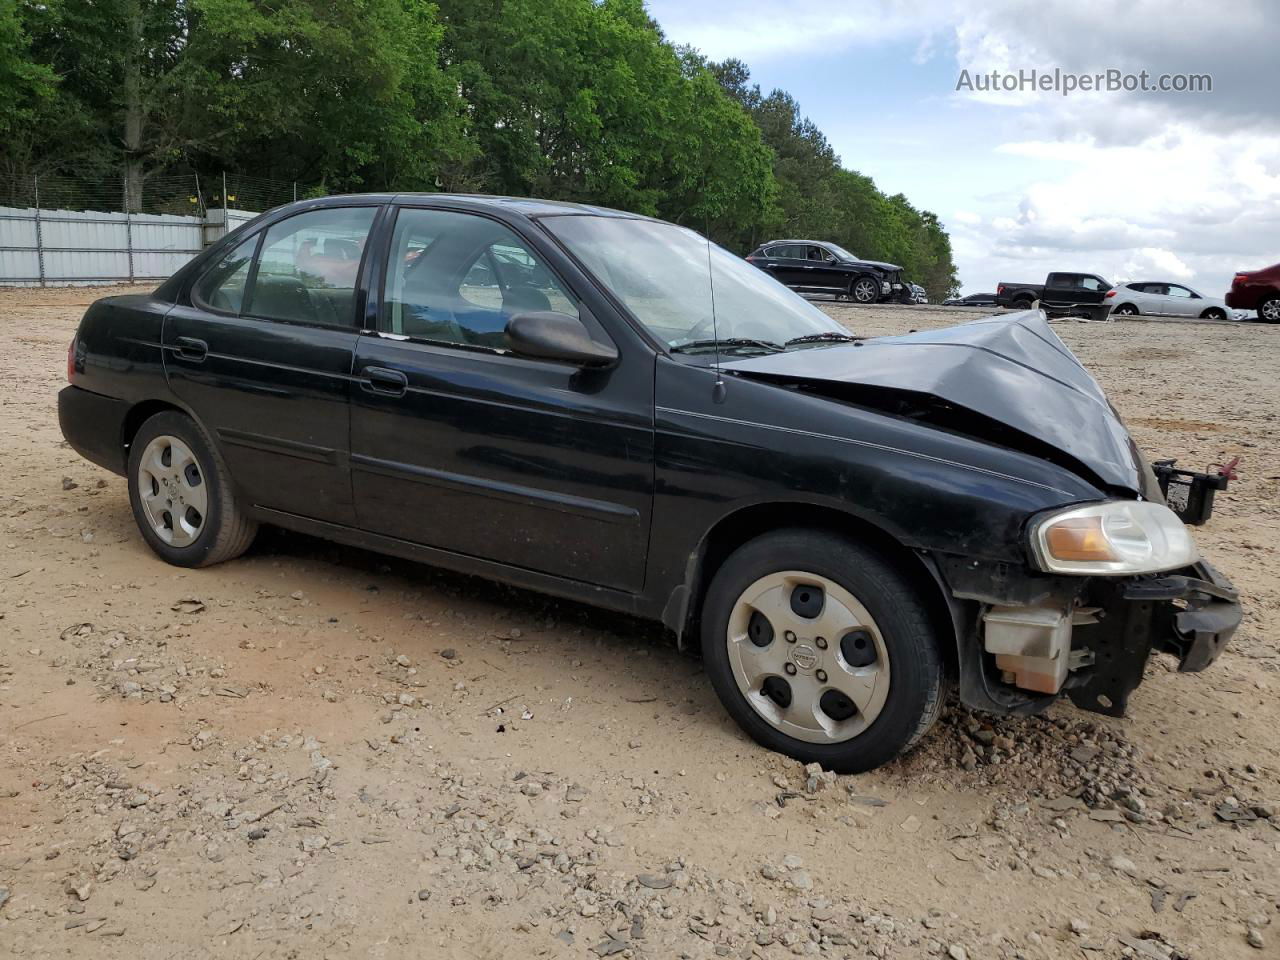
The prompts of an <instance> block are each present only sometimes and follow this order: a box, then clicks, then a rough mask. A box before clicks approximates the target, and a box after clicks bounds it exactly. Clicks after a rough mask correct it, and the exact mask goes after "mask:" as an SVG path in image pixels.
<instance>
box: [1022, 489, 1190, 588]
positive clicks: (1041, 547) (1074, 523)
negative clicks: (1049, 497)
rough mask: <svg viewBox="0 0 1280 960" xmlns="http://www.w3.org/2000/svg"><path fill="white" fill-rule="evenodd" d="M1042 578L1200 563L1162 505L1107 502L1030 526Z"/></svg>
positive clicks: (1175, 519) (1074, 509)
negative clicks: (1055, 575) (1056, 575)
mask: <svg viewBox="0 0 1280 960" xmlns="http://www.w3.org/2000/svg"><path fill="white" fill-rule="evenodd" d="M1031 551H1032V553H1033V554H1034V555H1035V558H1036V563H1037V564H1038V566H1039V567H1040V569H1041V570H1044V571H1046V572H1048V573H1070V574H1079V575H1082V576H1088V575H1107V574H1114V575H1125V574H1136V573H1157V572H1159V571H1162V570H1176V569H1177V568H1179V567H1185V566H1187V565H1188V564H1191V563H1195V561H1196V560H1198V559H1200V552H1199V551H1198V550H1197V549H1196V543H1195V541H1194V540H1193V539H1191V534H1190V532H1189V531H1188V530H1187V528H1186V525H1185V524H1184V523H1183V522H1182V521H1181V520H1179V519H1178V517H1177V516H1176V515H1175V514H1174V512H1173V511H1172V510H1170V509H1169V508H1168V507H1166V506H1165V505H1164V504H1162V503H1151V502H1149V501H1144V500H1109V501H1107V502H1105V503H1091V504H1088V505H1087V506H1083V507H1071V508H1069V509H1067V510H1060V511H1058V512H1056V513H1050V514H1047V515H1046V516H1043V517H1041V518H1039V519H1038V520H1036V521H1035V522H1034V523H1033V524H1032V526H1031Z"/></svg>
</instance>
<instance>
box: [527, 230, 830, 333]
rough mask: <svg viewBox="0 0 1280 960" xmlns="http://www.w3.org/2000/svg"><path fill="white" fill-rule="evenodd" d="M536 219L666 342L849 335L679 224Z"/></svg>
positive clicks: (768, 280) (795, 295)
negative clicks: (678, 225)
mask: <svg viewBox="0 0 1280 960" xmlns="http://www.w3.org/2000/svg"><path fill="white" fill-rule="evenodd" d="M540 222H541V223H542V224H543V226H545V227H546V228H547V229H548V230H550V231H551V233H553V234H554V235H555V236H556V237H558V238H559V239H560V240H561V241H562V242H563V243H564V245H565V246H566V247H568V249H569V251H570V252H571V253H573V254H574V255H575V256H576V257H577V258H578V259H579V260H580V261H581V262H582V263H583V264H584V265H585V266H586V267H587V269H588V270H590V271H591V273H593V274H594V275H595V277H596V279H597V280H599V281H600V283H601V284H603V285H604V286H605V287H607V288H608V289H609V290H610V291H611V292H612V293H613V295H614V296H615V297H617V298H618V300H620V301H621V302H622V303H623V304H624V305H625V306H626V307H627V309H628V310H630V311H631V313H632V314H633V315H634V316H635V318H636V319H637V320H638V321H639V322H640V323H642V324H643V325H644V326H645V327H646V328H647V329H648V330H649V331H650V333H652V334H653V335H654V336H655V337H657V338H658V339H660V340H662V341H663V342H664V343H666V344H667V345H668V347H670V348H672V349H677V350H680V351H681V352H690V350H691V349H698V347H699V345H701V344H703V343H704V342H706V341H708V340H710V342H711V343H712V345H713V346H714V344H715V342H716V340H717V339H718V340H719V341H721V342H723V341H725V340H727V339H734V338H740V339H752V340H756V341H760V342H762V343H764V344H765V346H763V347H762V346H761V345H760V343H757V344H755V345H754V349H757V350H758V349H774V348H776V347H781V346H785V345H787V343H788V341H791V340H794V339H795V338H797V337H812V336H814V335H815V334H826V335H831V336H840V335H844V336H846V337H847V336H848V334H847V331H845V329H844V328H843V327H842V326H840V324H838V323H836V321H834V320H832V319H831V318H830V317H828V316H827V315H826V314H825V313H823V312H822V311H821V310H819V309H818V308H817V307H815V306H813V304H811V303H809V302H808V301H807V300H805V299H804V298H802V297H800V296H798V295H797V294H795V293H793V292H792V291H790V290H788V289H787V288H786V287H784V286H783V285H782V284H780V283H778V282H777V281H776V280H774V279H773V278H772V277H770V276H769V275H768V274H766V273H765V272H764V271H762V270H757V269H756V268H755V267H753V266H752V265H751V264H749V263H747V261H745V260H743V259H742V258H741V257H737V256H734V255H733V254H731V253H729V252H728V251H727V250H724V249H722V248H720V247H717V246H716V245H715V244H712V243H709V242H708V241H707V239H706V238H705V237H701V236H699V235H698V234H696V233H694V232H693V231H692V230H688V229H686V228H684V227H677V226H675V225H674V224H670V223H660V222H658V221H654V220H641V219H633V218H630V217H598V216H588V215H581V216H580V215H572V216H552V217H544V218H542V219H541V220H540ZM800 249H801V250H803V249H804V248H803V247H801V248H800ZM713 303H714V307H713ZM819 342H821V341H819ZM726 346H728V347H730V348H731V349H735V350H736V349H738V348H742V349H744V350H745V349H749V348H753V347H752V345H750V344H745V343H738V344H727V345H726Z"/></svg>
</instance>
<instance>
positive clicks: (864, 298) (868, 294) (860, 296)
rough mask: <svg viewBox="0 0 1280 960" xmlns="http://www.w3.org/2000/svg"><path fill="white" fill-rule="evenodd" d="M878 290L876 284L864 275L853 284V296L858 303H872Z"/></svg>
mask: <svg viewBox="0 0 1280 960" xmlns="http://www.w3.org/2000/svg"><path fill="white" fill-rule="evenodd" d="M878 293H879V291H878V290H877V289H876V284H875V283H873V282H872V281H870V280H868V279H866V278H865V277H864V278H863V279H861V280H859V281H858V282H857V283H855V284H854V285H853V297H854V299H855V300H857V301H858V302H859V303H873V302H875V299H876V296H877V295H878Z"/></svg>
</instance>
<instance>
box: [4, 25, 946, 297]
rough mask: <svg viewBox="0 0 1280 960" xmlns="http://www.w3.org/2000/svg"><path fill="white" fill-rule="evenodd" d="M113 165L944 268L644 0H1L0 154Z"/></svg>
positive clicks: (924, 222) (941, 283) (926, 278)
mask: <svg viewBox="0 0 1280 960" xmlns="http://www.w3.org/2000/svg"><path fill="white" fill-rule="evenodd" d="M437 4H438V5H437ZM122 169H123V170H124V171H125V172H126V176H127V178H128V183H129V192H130V194H131V195H132V196H133V197H135V198H136V197H138V196H140V195H141V194H142V193H143V192H144V191H145V190H146V189H147V187H146V181H147V178H148V176H150V175H152V174H154V173H159V172H170V171H181V170H198V171H218V170H220V169H227V170H233V171H235V170H238V171H241V172H245V173H251V174H254V175H255V176H259V177H270V178H277V179H281V180H296V181H301V182H303V183H305V184H308V185H309V186H308V187H306V188H304V191H303V192H304V193H306V192H313V191H314V192H334V191H342V190H371V189H382V190H436V189H444V190H451V191H459V192H469V191H483V192H487V193H501V194H518V195H532V196H541V197H548V198H552V199H564V200H577V201H585V202H590V203H598V204H602V205H606V206H615V207H621V208H624V209H629V210H635V211H638V212H641V213H646V214H651V215H655V216H660V217H663V218H665V219H669V220H672V221H675V222H677V223H683V224H687V225H688V226H690V227H693V228H695V229H698V230H702V231H705V232H707V233H708V234H709V235H710V236H712V237H713V238H714V239H715V240H717V241H718V242H720V243H722V244H724V245H726V246H728V247H730V248H732V249H736V250H738V251H739V252H743V253H745V252H747V250H749V249H750V248H751V247H753V246H754V245H755V244H757V243H758V242H760V241H762V240H765V239H768V238H769V236H771V235H780V234H786V235H789V236H802V237H813V238H815V239H826V240H833V241H835V242H837V243H839V244H841V245H842V246H845V247H848V248H849V249H851V250H854V251H856V252H857V253H858V254H860V255H862V256H867V257H871V258H875V259H885V260H891V261H893V262H896V263H899V264H901V265H902V266H903V267H904V268H905V269H906V272H907V276H908V277H909V278H911V279H914V280H916V281H918V282H922V283H924V284H925V285H926V286H927V287H928V288H929V290H930V292H931V293H933V294H934V295H941V294H945V293H948V292H950V291H952V290H953V289H954V288H955V287H956V286H957V284H956V279H955V268H954V265H953V264H952V262H951V251H950V241H949V239H948V238H947V235H946V233H945V231H943V230H942V228H941V226H940V225H939V224H938V221H937V218H936V217H935V216H934V215H933V214H931V213H928V212H922V211H918V210H916V209H915V208H913V207H912V206H911V204H910V203H909V202H908V201H907V200H906V198H905V197H902V196H900V195H899V196H894V197H887V196H885V195H884V194H883V193H881V192H880V191H879V190H878V189H877V188H876V186H875V184H874V183H872V181H871V180H870V179H868V178H867V177H864V176H862V175H860V174H858V173H854V172H852V171H849V170H845V169H843V168H842V167H841V166H840V161H839V158H838V157H837V156H836V154H835V151H834V150H833V149H832V148H831V146H830V144H828V143H827V141H826V138H825V137H824V136H823V134H822V131H820V130H819V129H817V127H816V126H815V125H814V124H813V123H812V122H811V121H810V120H809V119H808V118H806V117H804V116H803V115H802V113H801V112H800V107H799V105H798V104H797V103H796V102H795V100H794V99H793V98H792V97H791V96H790V95H789V94H787V93H786V92H784V91H778V90H775V91H773V92H771V93H770V94H768V95H767V96H766V95H763V94H762V93H761V91H760V88H759V87H758V86H757V85H753V84H751V83H750V71H749V70H748V68H747V67H746V65H745V64H743V63H742V62H741V61H736V60H727V61H725V62H723V63H709V62H707V61H706V60H705V59H704V58H703V57H701V56H700V55H699V54H697V53H696V52H695V51H691V50H687V49H678V48H676V47H673V46H672V45H671V44H669V43H667V42H666V41H665V39H664V38H663V36H662V34H661V32H660V31H659V29H658V28H657V26H656V24H654V23H653V21H652V20H651V19H650V18H649V16H648V14H647V13H646V11H645V8H644V3H643V0H437V3H431V2H428V0H342V2H341V3H335V2H333V0H0V172H3V173H10V174H28V173H62V174H70V175H76V176H89V177H92V176H103V177H107V176H112V175H119V172H120V171H121V170H122ZM131 202H134V201H131Z"/></svg>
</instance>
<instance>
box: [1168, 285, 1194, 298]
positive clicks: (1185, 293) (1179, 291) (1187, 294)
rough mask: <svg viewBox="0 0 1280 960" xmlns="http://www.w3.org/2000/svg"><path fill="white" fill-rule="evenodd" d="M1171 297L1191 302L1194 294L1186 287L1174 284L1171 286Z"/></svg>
mask: <svg viewBox="0 0 1280 960" xmlns="http://www.w3.org/2000/svg"><path fill="white" fill-rule="evenodd" d="M1169 296H1171V297H1181V298H1182V299H1184V300H1190V299H1191V298H1192V296H1194V294H1192V292H1191V291H1190V290H1188V289H1187V288H1186V287H1179V286H1175V285H1173V284H1169Z"/></svg>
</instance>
